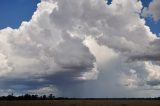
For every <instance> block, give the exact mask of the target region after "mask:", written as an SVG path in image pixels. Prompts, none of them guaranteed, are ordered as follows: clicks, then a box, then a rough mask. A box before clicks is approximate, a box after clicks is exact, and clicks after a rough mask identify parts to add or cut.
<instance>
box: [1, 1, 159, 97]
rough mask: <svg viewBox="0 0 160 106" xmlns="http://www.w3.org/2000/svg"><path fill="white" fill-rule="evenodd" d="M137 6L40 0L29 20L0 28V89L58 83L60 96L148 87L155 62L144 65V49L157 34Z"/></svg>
mask: <svg viewBox="0 0 160 106" xmlns="http://www.w3.org/2000/svg"><path fill="white" fill-rule="evenodd" d="M141 9H142V4H141V1H139V2H138V1H137V0H128V1H127V0H121V1H119V0H113V1H112V4H110V5H107V4H106V1H104V0H76V1H75V0H41V2H40V3H39V4H38V7H37V10H36V11H35V13H34V14H33V16H32V19H31V20H30V21H29V22H23V23H22V24H21V26H20V27H19V28H18V29H12V28H5V29H3V30H0V38H1V39H0V47H1V48H0V59H1V60H2V61H1V62H0V63H1V66H0V69H1V71H0V78H1V79H3V80H2V81H0V84H1V85H2V86H1V89H6V88H11V89H13V90H14V91H16V90H17V91H20V90H22V89H23V90H22V91H24V90H26V91H28V92H29V91H30V92H32V93H33V92H36V91H37V92H41V91H43V92H44V90H45V89H43V88H47V90H48V91H50V92H52V90H50V89H52V88H54V87H57V89H59V90H60V91H62V95H64V96H80V97H85V96H86V97H88V96H89V94H92V95H90V96H92V97H101V96H104V97H105V95H107V94H108V96H113V95H115V97H120V96H121V95H120V94H121V93H123V92H128V94H127V95H126V96H130V95H134V94H136V93H131V92H130V91H129V90H131V91H132V92H136V91H134V90H133V88H135V87H142V86H147V85H150V86H152V85H153V84H150V83H149V81H153V77H154V75H155V74H154V75H152V74H151V73H153V72H154V71H153V70H152V68H153V67H154V65H156V66H157V65H158V64H148V60H151V61H153V59H147V60H144V59H143V56H145V55H143V53H144V52H146V51H148V50H152V49H153V48H154V49H156V47H157V44H155V43H154V44H153V47H150V44H151V43H152V42H155V41H156V40H157V38H156V36H155V35H154V34H153V33H152V32H151V31H150V29H149V27H147V26H146V25H145V20H144V19H142V18H140V16H139V14H140V13H141ZM157 52H158V51H157ZM139 55H140V57H138V56H139ZM141 55H142V56H141ZM146 56H148V54H146ZM150 57H151V56H150ZM137 58H138V59H139V60H141V61H139V60H138V61H134V60H137ZM129 59H131V60H132V61H129V62H128V60H129ZM142 60H144V61H142ZM147 67H149V68H147ZM145 78H146V79H145ZM158 78H159V77H158ZM158 78H157V79H158ZM157 79H156V80H157ZM52 85H54V87H53V86H52ZM124 85H126V86H124ZM117 86H118V87H117ZM66 88H67V89H66ZM107 88H108V89H107ZM128 88H129V89H128ZM98 90H100V92H99V94H97V93H96V92H97V91H98ZM110 90H113V92H114V91H115V94H111V93H110V92H109V91H110ZM117 90H118V91H119V92H118V91H117ZM91 92H92V93H91ZM104 92H106V93H104ZM138 94H139V93H138ZM116 95H117V96H116ZM143 95H145V96H147V94H145V93H144V94H143Z"/></svg>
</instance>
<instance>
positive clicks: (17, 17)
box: [0, 0, 40, 29]
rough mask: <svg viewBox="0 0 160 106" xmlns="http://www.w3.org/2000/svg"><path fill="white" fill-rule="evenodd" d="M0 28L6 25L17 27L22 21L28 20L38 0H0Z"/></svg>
mask: <svg viewBox="0 0 160 106" xmlns="http://www.w3.org/2000/svg"><path fill="white" fill-rule="evenodd" d="M0 2H1V3H0V13H1V14H3V15H1V16H0V17H1V18H0V29H2V28H6V27H12V28H18V27H19V26H20V25H21V23H22V21H29V20H30V19H31V17H32V15H33V12H34V11H36V8H37V3H39V2H40V0H15V1H13V0H1V1H0Z"/></svg>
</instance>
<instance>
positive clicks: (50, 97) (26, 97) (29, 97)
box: [0, 94, 160, 101]
mask: <svg viewBox="0 0 160 106" xmlns="http://www.w3.org/2000/svg"><path fill="white" fill-rule="evenodd" d="M4 100H9V101H11V100H160V97H155V98H67V97H55V96H54V95H53V94H50V95H42V96H39V95H30V94H25V95H21V96H14V95H13V94H11V95H8V96H1V97H0V101H4Z"/></svg>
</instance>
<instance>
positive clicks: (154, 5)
mask: <svg viewBox="0 0 160 106" xmlns="http://www.w3.org/2000/svg"><path fill="white" fill-rule="evenodd" d="M159 5H160V1H159V0H153V1H152V2H151V3H150V4H149V7H148V8H147V7H145V8H144V9H143V11H142V16H144V17H148V16H149V17H152V18H153V19H154V20H155V21H158V20H159V19H160V12H159V11H160V6H159Z"/></svg>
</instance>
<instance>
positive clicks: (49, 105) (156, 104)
mask: <svg viewBox="0 0 160 106" xmlns="http://www.w3.org/2000/svg"><path fill="white" fill-rule="evenodd" d="M0 106H160V100H34V101H0Z"/></svg>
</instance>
